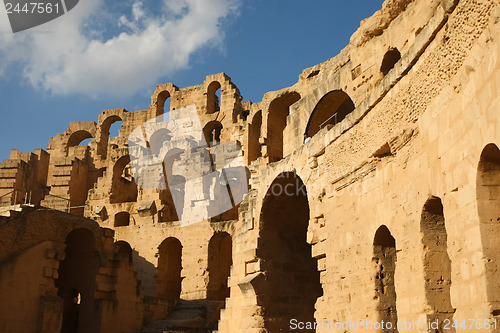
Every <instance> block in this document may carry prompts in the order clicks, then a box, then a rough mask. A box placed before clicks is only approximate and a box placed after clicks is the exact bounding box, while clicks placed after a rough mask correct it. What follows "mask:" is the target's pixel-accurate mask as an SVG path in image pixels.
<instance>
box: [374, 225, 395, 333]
mask: <svg viewBox="0 0 500 333" xmlns="http://www.w3.org/2000/svg"><path fill="white" fill-rule="evenodd" d="M373 260H374V263H375V299H376V300H377V301H378V303H377V309H376V310H377V312H378V322H382V320H383V321H384V323H389V322H390V323H392V327H393V329H387V330H384V332H397V331H398V330H397V329H396V323H397V321H398V313H397V310H396V288H395V287H394V272H395V271H396V240H395V239H394V237H392V235H391V232H390V231H389V229H387V227H386V226H385V225H383V226H381V227H380V228H378V229H377V232H376V233H375V239H374V241H373ZM385 327H387V326H385Z"/></svg>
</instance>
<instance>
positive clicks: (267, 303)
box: [256, 173, 323, 332]
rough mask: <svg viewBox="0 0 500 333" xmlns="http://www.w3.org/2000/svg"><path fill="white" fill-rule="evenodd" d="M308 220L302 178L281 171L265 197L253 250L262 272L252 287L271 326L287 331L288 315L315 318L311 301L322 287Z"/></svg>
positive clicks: (273, 329)
mask: <svg viewBox="0 0 500 333" xmlns="http://www.w3.org/2000/svg"><path fill="white" fill-rule="evenodd" d="M308 223H309V204H308V199H307V192H306V188H305V185H304V183H303V182H302V180H301V179H300V178H299V177H298V176H296V175H295V174H294V173H283V174H281V175H280V176H278V177H277V178H276V179H275V180H274V182H273V183H272V185H271V187H270V188H269V190H268V191H267V194H266V197H265V199H264V203H263V206H262V211H261V216H260V226H261V230H260V239H259V246H258V250H257V255H258V257H259V258H260V259H261V261H262V262H261V267H262V270H263V271H264V272H265V273H264V274H265V275H266V281H265V283H264V285H263V286H262V287H261V288H260V289H258V290H256V292H257V301H258V303H259V305H262V307H263V309H264V325H265V328H266V329H267V330H268V331H269V332H288V331H289V329H290V320H291V319H297V320H298V321H314V310H315V308H314V306H315V303H316V300H317V298H318V297H319V296H321V295H322V294H323V290H322V288H321V283H320V280H319V272H318V270H317V260H316V259H313V258H312V257H311V245H310V244H308V243H307V242H306V234H307V226H308ZM301 332H307V330H304V331H301Z"/></svg>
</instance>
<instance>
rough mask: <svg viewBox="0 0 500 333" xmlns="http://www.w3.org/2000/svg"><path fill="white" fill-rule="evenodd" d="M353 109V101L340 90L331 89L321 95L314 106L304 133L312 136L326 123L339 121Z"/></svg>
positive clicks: (332, 123)
mask: <svg viewBox="0 0 500 333" xmlns="http://www.w3.org/2000/svg"><path fill="white" fill-rule="evenodd" d="M353 110H354V103H353V101H352V100H351V98H350V97H349V95H347V94H346V93H345V92H343V91H342V90H333V91H330V92H329V93H328V94H326V95H325V96H323V97H322V98H321V99H320V100H319V102H318V104H316V107H315V108H314V110H313V112H312V114H311V117H310V118H309V122H308V124H307V127H306V135H307V136H308V137H313V136H314V135H315V134H316V133H318V132H319V130H320V129H322V128H323V127H325V126H327V125H335V124H338V123H340V122H341V121H342V120H344V118H345V117H346V116H347V115H348V114H349V113H351V112H352V111H353Z"/></svg>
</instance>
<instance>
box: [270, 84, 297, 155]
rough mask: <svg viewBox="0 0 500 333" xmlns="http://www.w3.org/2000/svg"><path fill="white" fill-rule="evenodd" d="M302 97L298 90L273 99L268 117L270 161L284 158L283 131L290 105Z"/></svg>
mask: <svg viewBox="0 0 500 333" xmlns="http://www.w3.org/2000/svg"><path fill="white" fill-rule="evenodd" d="M299 99H300V95H299V94H298V93H296V92H290V93H286V94H284V95H283V96H280V97H278V98H276V99H275V100H273V101H272V102H271V104H270V105H269V116H268V119H267V153H268V155H269V161H270V162H275V161H279V160H281V159H282V158H283V131H284V130H285V127H286V126H287V123H286V118H287V117H288V115H289V114H290V106H291V105H292V104H293V103H295V102H297V101H298V100H299Z"/></svg>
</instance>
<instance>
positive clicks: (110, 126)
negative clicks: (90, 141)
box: [97, 115, 123, 158]
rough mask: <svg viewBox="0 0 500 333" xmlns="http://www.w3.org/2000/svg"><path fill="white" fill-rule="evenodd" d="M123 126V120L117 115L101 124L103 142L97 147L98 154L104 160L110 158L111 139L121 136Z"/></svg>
mask: <svg viewBox="0 0 500 333" xmlns="http://www.w3.org/2000/svg"><path fill="white" fill-rule="evenodd" d="M122 125H123V119H122V118H120V117H119V116H117V115H112V116H109V117H108V118H106V119H105V120H104V121H103V122H102V124H101V140H100V141H99V144H98V145H97V152H98V154H99V155H101V156H102V158H106V157H107V156H108V143H109V139H110V137H116V136H118V135H119V134H120V129H121V127H122Z"/></svg>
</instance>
